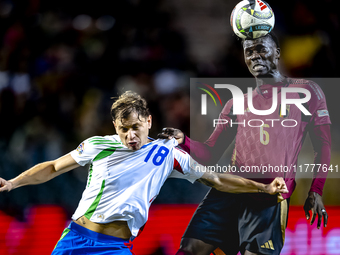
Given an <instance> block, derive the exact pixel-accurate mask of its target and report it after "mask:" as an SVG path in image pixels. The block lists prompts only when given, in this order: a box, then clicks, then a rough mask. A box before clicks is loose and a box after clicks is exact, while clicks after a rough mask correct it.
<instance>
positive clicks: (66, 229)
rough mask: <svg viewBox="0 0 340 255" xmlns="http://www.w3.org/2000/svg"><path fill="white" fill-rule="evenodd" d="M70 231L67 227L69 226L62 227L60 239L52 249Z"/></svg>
mask: <svg viewBox="0 0 340 255" xmlns="http://www.w3.org/2000/svg"><path fill="white" fill-rule="evenodd" d="M70 231H71V229H69V228H65V229H64V231H63V233H62V234H61V237H60V239H59V240H58V242H57V244H56V245H55V246H54V249H55V247H57V245H58V243H59V241H61V239H63V238H64V237H65V236H66V235H67V234H68V232H70Z"/></svg>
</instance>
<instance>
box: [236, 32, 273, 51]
mask: <svg viewBox="0 0 340 255" xmlns="http://www.w3.org/2000/svg"><path fill="white" fill-rule="evenodd" d="M263 37H270V38H271V39H272V40H273V42H274V43H275V44H276V47H277V48H280V43H279V39H277V36H276V35H275V34H274V32H270V33H268V34H266V35H265V36H263ZM256 39H258V38H256ZM256 39H250V38H246V39H242V41H241V44H242V46H243V43H244V42H245V41H247V40H256Z"/></svg>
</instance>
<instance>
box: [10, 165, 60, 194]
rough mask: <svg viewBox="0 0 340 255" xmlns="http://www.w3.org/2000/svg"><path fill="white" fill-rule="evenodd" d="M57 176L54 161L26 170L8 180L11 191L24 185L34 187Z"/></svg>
mask: <svg viewBox="0 0 340 255" xmlns="http://www.w3.org/2000/svg"><path fill="white" fill-rule="evenodd" d="M55 176H57V172H56V171H55V167H54V161H47V162H44V163H41V164H38V165H35V166H34V167H32V168H30V169H28V170H27V171H25V172H23V173H21V174H20V175H18V176H17V177H15V178H13V179H11V180H9V181H10V182H11V183H12V185H13V186H12V189H15V188H19V187H22V186H26V185H34V184H40V183H44V182H47V181H49V180H51V179H52V178H54V177H55Z"/></svg>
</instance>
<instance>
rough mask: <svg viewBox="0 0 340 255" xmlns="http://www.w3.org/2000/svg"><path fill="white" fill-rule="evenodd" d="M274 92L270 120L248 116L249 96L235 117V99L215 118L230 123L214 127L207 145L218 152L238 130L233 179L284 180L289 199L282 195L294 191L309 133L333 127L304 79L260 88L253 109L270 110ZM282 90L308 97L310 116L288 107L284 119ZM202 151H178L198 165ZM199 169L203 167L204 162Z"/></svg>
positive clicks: (319, 96)
mask: <svg viewBox="0 0 340 255" xmlns="http://www.w3.org/2000/svg"><path fill="white" fill-rule="evenodd" d="M274 87H276V88H277V91H278V93H277V102H278V103H277V107H276V110H275V111H274V112H273V113H272V114H270V115H264V116H263V115H255V114H253V113H252V112H250V110H249V106H248V98H247V97H248V95H247V94H245V95H244V97H245V98H244V106H245V107H244V109H245V113H244V115H234V114H233V99H231V100H229V101H228V102H227V103H226V105H225V107H224V108H223V110H222V112H221V114H220V116H219V118H220V119H224V120H228V123H226V124H218V125H217V126H216V128H215V130H214V132H213V133H212V134H211V136H210V138H209V139H208V140H207V141H206V142H205V145H208V148H209V147H210V148H211V150H212V151H213V149H214V148H217V147H218V146H217V144H219V145H221V140H223V139H227V133H228V132H230V130H231V128H232V127H234V128H235V126H236V127H237V132H236V143H235V148H234V151H233V155H232V158H231V165H234V166H236V168H237V172H235V173H234V174H237V175H240V176H243V177H246V178H250V179H254V180H257V181H260V182H263V183H269V182H271V181H272V180H273V179H274V178H275V177H283V178H284V179H285V181H286V183H287V187H288V190H289V194H285V195H284V197H285V198H287V197H289V196H290V195H291V194H292V192H293V190H294V188H295V180H294V179H295V174H296V171H297V169H296V164H297V159H298V155H299V152H300V150H301V147H302V144H303V141H304V139H305V136H306V134H307V131H308V130H311V129H312V128H313V127H315V126H319V125H325V124H331V121H330V117H329V114H328V109H327V105H326V99H325V95H324V93H323V92H322V90H321V88H320V87H319V86H318V85H317V84H316V83H314V82H312V81H308V80H303V79H291V78H288V79H286V82H285V83H278V84H275V85H262V86H261V87H260V88H256V89H254V90H253V92H252V104H253V106H254V108H255V109H257V110H267V109H270V108H271V107H272V100H273V98H272V97H273V88H274ZM284 87H290V88H294V87H298V88H304V89H307V90H308V91H310V93H311V99H310V100H309V101H308V102H307V103H304V104H303V106H304V107H305V108H306V109H307V110H308V111H309V112H310V113H311V116H309V115H305V114H304V113H302V111H301V110H300V109H299V108H298V107H297V106H296V105H294V104H289V105H287V106H286V110H287V111H286V114H285V115H284V114H283V113H281V89H282V88H284ZM305 96H306V95H305V94H300V93H297V92H294V93H291V92H289V93H287V94H286V97H287V98H288V99H293V98H296V99H300V98H304V97H305ZM262 124H263V125H262ZM261 125H262V126H261ZM229 140H230V139H229ZM189 143H190V144H191V146H190V145H189ZM199 144H200V145H199ZM201 145H202V143H197V142H195V141H190V139H187V141H186V142H185V144H184V145H183V146H182V147H183V148H184V149H187V150H188V149H189V146H190V151H191V155H192V156H193V157H194V158H197V160H198V161H199V158H198V157H202V158H203V157H207V156H206V155H207V153H206V152H203V151H202V149H203V146H201ZM205 147H206V146H205ZM211 154H213V153H211ZM208 157H209V156H208ZM211 157H212V156H211ZM208 160H209V158H205V159H204V160H203V161H206V162H208ZM201 163H203V164H204V162H202V161H201ZM311 163H312V162H311ZM315 176H317V177H318V178H326V176H327V172H326V173H323V171H321V170H320V172H319V173H315V174H314V177H315ZM321 190H322V188H321Z"/></svg>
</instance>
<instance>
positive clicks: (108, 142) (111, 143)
mask: <svg viewBox="0 0 340 255" xmlns="http://www.w3.org/2000/svg"><path fill="white" fill-rule="evenodd" d="M85 142H86V143H87V144H89V145H91V146H93V147H98V146H99V147H122V146H123V143H122V142H121V140H120V138H119V136H118V135H106V136H92V137H90V138H88V139H86V140H85Z"/></svg>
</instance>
